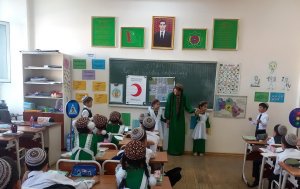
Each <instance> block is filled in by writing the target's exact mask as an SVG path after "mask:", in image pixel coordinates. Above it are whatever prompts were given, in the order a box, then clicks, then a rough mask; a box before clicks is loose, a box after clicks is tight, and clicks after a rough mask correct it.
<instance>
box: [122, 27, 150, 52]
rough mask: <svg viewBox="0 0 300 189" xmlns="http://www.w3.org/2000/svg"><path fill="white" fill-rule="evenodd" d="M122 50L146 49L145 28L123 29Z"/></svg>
mask: <svg viewBox="0 0 300 189" xmlns="http://www.w3.org/2000/svg"><path fill="white" fill-rule="evenodd" d="M120 39H121V48H144V45H145V40H144V39H145V28H143V27H121V37H120Z"/></svg>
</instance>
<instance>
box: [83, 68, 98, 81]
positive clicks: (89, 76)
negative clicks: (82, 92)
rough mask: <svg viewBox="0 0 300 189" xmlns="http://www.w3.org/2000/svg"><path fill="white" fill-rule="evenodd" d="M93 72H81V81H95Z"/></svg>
mask: <svg viewBox="0 0 300 189" xmlns="http://www.w3.org/2000/svg"><path fill="white" fill-rule="evenodd" d="M95 78H96V75H95V70H82V80H95Z"/></svg>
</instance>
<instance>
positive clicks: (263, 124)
mask: <svg viewBox="0 0 300 189" xmlns="http://www.w3.org/2000/svg"><path fill="white" fill-rule="evenodd" d="M259 116H260V114H258V115H257V117H256V120H255V121H254V120H252V121H251V124H252V125H255V126H256V125H257V121H258V119H259ZM260 121H261V122H260V123H259V125H258V130H265V129H267V126H268V121H269V115H268V114H267V112H264V113H261V117H260Z"/></svg>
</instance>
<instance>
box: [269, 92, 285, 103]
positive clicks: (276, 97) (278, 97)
mask: <svg viewBox="0 0 300 189" xmlns="http://www.w3.org/2000/svg"><path fill="white" fill-rule="evenodd" d="M270 102H279V103H283V102H284V93H274V92H271V93H270Z"/></svg>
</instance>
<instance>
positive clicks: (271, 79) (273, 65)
mask: <svg viewBox="0 0 300 189" xmlns="http://www.w3.org/2000/svg"><path fill="white" fill-rule="evenodd" d="M276 69H277V62H275V61H271V62H270V63H269V71H270V74H269V76H268V77H267V82H268V88H267V89H268V90H274V89H275V87H276V75H275V71H276Z"/></svg>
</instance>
